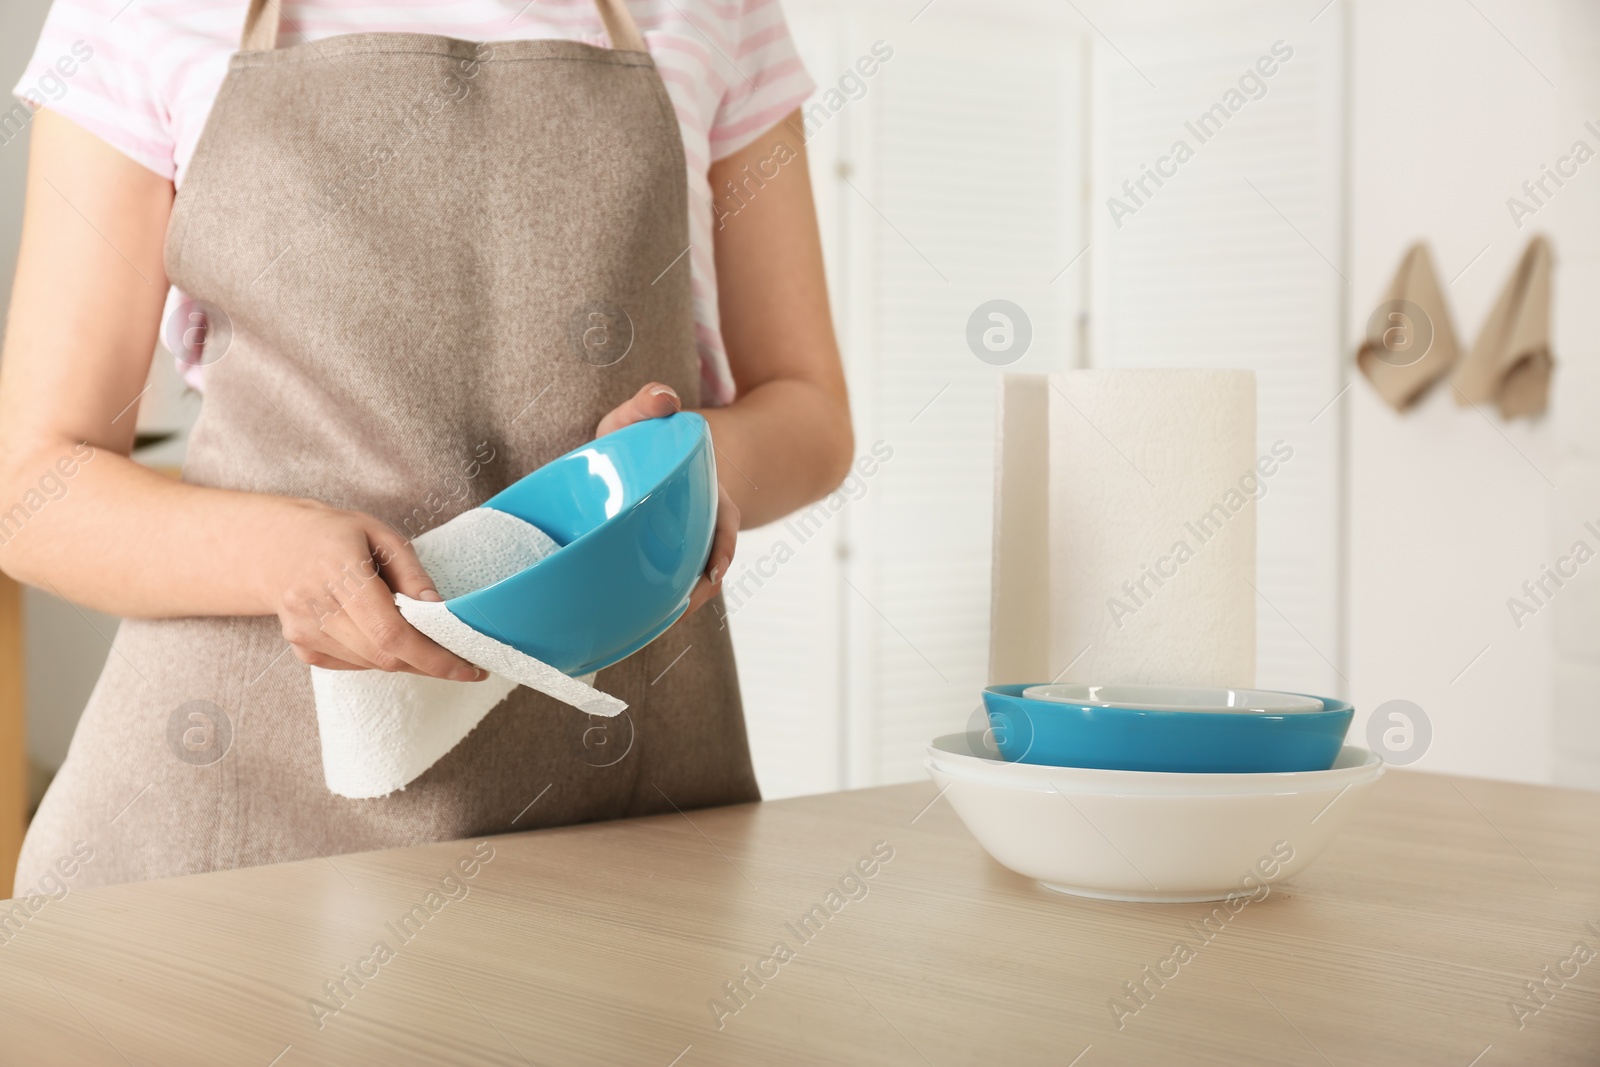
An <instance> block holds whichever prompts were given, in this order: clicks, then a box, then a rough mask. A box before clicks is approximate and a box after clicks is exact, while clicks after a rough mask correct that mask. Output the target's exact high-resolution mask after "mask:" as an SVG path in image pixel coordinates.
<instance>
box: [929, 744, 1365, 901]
mask: <svg viewBox="0 0 1600 1067" xmlns="http://www.w3.org/2000/svg"><path fill="white" fill-rule="evenodd" d="M980 736H981V735H980ZM975 742H978V737H970V736H969V735H967V734H950V735H947V736H945V737H940V738H937V739H935V740H934V742H933V743H932V744H931V745H929V746H928V762H927V767H928V772H929V773H930V774H931V775H932V776H933V780H934V781H935V782H937V783H938V785H939V787H940V788H941V789H942V790H944V796H945V799H947V800H948V801H949V802H950V806H951V807H953V808H954V809H955V811H956V814H957V815H959V816H960V817H961V821H962V822H964V823H965V824H966V826H967V829H968V830H970V831H972V835H973V836H974V837H976V838H977V839H978V843H979V844H981V845H982V846H983V847H984V849H985V850H986V851H987V852H988V853H989V855H991V856H993V857H994V858H995V859H996V860H998V861H999V862H1000V863H1002V864H1004V865H1005V866H1007V867H1009V868H1011V869H1012V870H1013V871H1016V872H1017V873H1018V874H1021V875H1024V876H1026V877H1028V878H1034V879H1037V880H1038V881H1040V882H1041V883H1043V884H1044V885H1045V886H1046V887H1047V888H1050V889H1054V890H1058V891H1060V892H1063V893H1072V894H1075V895H1078V896H1086V897H1098V898H1101V899H1105V900H1132V901H1165V902H1174V903H1176V902H1184V901H1198V900H1223V899H1225V898H1229V897H1234V896H1240V895H1245V896H1253V897H1260V896H1263V895H1265V894H1266V893H1267V892H1269V890H1267V889H1266V888H1265V887H1266V886H1270V885H1272V884H1273V883H1275V882H1280V881H1282V880H1284V879H1285V878H1292V877H1293V876H1294V875H1296V874H1298V873H1300V872H1301V871H1303V870H1305V868H1306V867H1307V866H1309V865H1310V864H1311V862H1312V861H1313V860H1315V859H1316V858H1317V857H1318V856H1319V855H1321V854H1322V851H1323V850H1324V849H1325V848H1327V847H1328V844H1329V842H1331V841H1332V840H1333V838H1334V837H1335V836H1336V835H1337V834H1338V833H1339V831H1340V830H1341V829H1343V828H1344V826H1345V824H1346V823H1347V822H1348V821H1349V820H1350V817H1351V816H1352V815H1353V814H1354V813H1355V810H1356V808H1357V807H1358V806H1359V805H1360V803H1361V801H1362V799H1363V798H1364V797H1365V796H1366V793H1367V792H1368V790H1370V789H1371V788H1372V786H1373V784H1374V783H1376V782H1377V780H1378V778H1379V776H1381V775H1382V774H1383V761H1382V760H1380V759H1379V758H1378V757H1377V756H1375V755H1373V754H1372V753H1370V752H1368V751H1367V750H1365V749H1362V748H1357V747H1355V746H1353V745H1346V746H1345V747H1344V749H1343V751H1341V752H1340V754H1339V758H1338V760H1336V761H1335V762H1334V765H1333V767H1332V768H1331V769H1329V770H1326V771H1293V772H1287V773H1283V774H1172V773H1162V772H1153V771H1149V772H1147V771H1105V770H1094V769H1087V768H1076V767H1043V766H1035V765H1031V764H1017V763H1006V762H1004V761H1003V760H1000V759H998V758H996V757H989V756H986V755H983V754H981V749H978V748H975V747H974V743H975ZM979 743H981V742H979Z"/></svg>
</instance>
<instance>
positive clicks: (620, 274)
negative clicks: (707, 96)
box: [17, 0, 759, 889]
mask: <svg viewBox="0 0 1600 1067" xmlns="http://www.w3.org/2000/svg"><path fill="white" fill-rule="evenodd" d="M267 6H268V5H267V4H266V3H264V0H253V3H252V5H251V12H250V16H249V17H248V18H247V20H246V28H245V36H244V38H243V46H242V51H241V52H240V53H239V54H238V55H236V56H234V57H233V60H232V64H231V66H230V68H229V71H228V75H227V79H226V81H225V82H224V83H223V85H222V88H221V91H220V92H219V94H218V96H217V100H216V104H215V106H214V108H213V110H212V112H211V116H210V120H209V122H208V123H207V126H206V129H205V132H204V135H203V136H202V137H201V140H200V143H199V146H198V148H197V150H196V152H195V157H194V161H193V163H192V165H191V168H190V171H189V174H188V177H187V180H186V181H185V183H184V186H183V189H182V191H181V192H180V194H179V195H178V198H177V201H176V204H175V205H174V208H173V216H172V223H171V227H170V229H169V232H168V236H167V247H166V261H167V270H168V274H169V275H170V277H171V278H172V280H173V283H174V284H175V285H177V286H178V287H179V288H180V289H181V290H183V291H184V292H185V293H188V294H191V295H192V296H193V297H194V298H196V299H197V300H202V301H205V302H207V303H208V304H209V305H211V306H213V307H216V308H220V309H222V311H223V312H225V313H226V318H227V320H228V322H227V324H226V326H227V327H228V328H230V329H231V338H228V337H226V336H225V330H224V329H223V325H222V324H219V323H218V322H213V323H212V325H211V332H210V335H209V338H208V341H207V352H208V355H207V359H208V361H209V360H210V359H213V358H216V357H215V356H214V354H212V349H213V347H214V346H219V345H220V344H222V343H224V342H225V343H226V345H227V347H226V351H225V352H224V354H223V355H222V356H221V357H220V358H216V361H215V362H214V363H210V364H209V365H208V366H207V368H206V397H205V403H204V407H203V411H202V413H201V416H200V420H199V423H198V424H197V425H196V427H195V430H194V433H193V436H192V439H191V442H190V445H189V452H188V462H187V463H186V465H185V467H184V479H185V480H186V481H189V482H192V483H194V484H197V485H207V486H223V487H227V488H230V489H240V490H248V491H250V492H256V493H278V494H285V495H290V496H297V497H309V498H314V499H317V500H321V501H325V502H327V503H329V504H332V505H335V506H338V507H342V508H352V509H358V510H361V511H365V512H368V513H371V514H373V515H375V516H377V517H379V518H380V519H382V520H384V521H385V522H387V523H389V524H391V525H392V526H394V527H395V528H396V529H397V530H400V531H402V532H403V533H405V534H406V535H407V536H415V535H416V534H419V533H421V532H422V531H423V529H427V528H431V527H433V526H436V525H438V524H439V523H442V522H444V521H446V520H448V519H450V518H451V517H453V516H454V515H456V514H459V513H460V512H462V511H465V510H467V509H468V508H471V507H474V506H476V505H478V504H480V503H482V502H483V501H484V500H486V499H487V498H488V497H490V496H492V495H493V494H494V493H496V492H497V491H499V490H500V489H502V488H504V487H505V486H506V485H508V484H509V483H511V482H512V481H515V480H516V479H517V478H519V477H520V476H522V475H523V474H526V473H527V472H528V471H531V470H533V469H534V468H535V467H538V466H539V465H540V464H542V463H545V462H547V461H549V460H551V459H553V458H555V457H556V456H557V455H560V454H561V453H563V452H565V451H567V450H569V449H571V448H574V447H576V446H578V445H579V444H581V443H583V442H584V441H586V440H589V439H590V438H592V437H593V435H594V429H595V425H596V423H597V422H598V421H599V419H600V417H601V416H602V415H604V414H605V413H606V412H607V411H608V410H610V409H611V408H613V407H615V406H616V405H618V404H620V403H621V402H622V401H624V400H626V399H627V398H628V397H630V396H632V395H633V393H634V392H635V391H637V390H638V389H639V388H640V387H641V386H642V385H644V384H645V383H646V382H648V381H651V380H660V381H663V382H666V383H668V384H670V385H671V386H672V387H673V388H674V389H676V390H677V391H678V393H679V395H680V396H682V397H683V399H684V401H685V403H686V404H687V405H691V406H692V405H695V404H696V403H698V398H699V392H700V386H699V382H700V375H699V369H698V357H697V353H696V348H695V339H694V320H693V315H692V308H691V304H690V293H689V267H688V262H687V258H686V257H683V256H682V253H683V252H684V250H685V249H686V248H687V247H688V244H689V236H688V222H687V191H686V180H685V166H684V156H683V146H682V141H681V139H680V135H679V130H678V123H677V119H676V116H675V112H674V110H673V107H672V103H671V101H670V100H669V98H668V96H667V91H666V87H665V86H664V85H663V84H662V81H661V78H660V76H659V75H658V73H657V72H656V68H655V65H654V63H653V62H652V61H651V58H650V56H649V54H648V53H647V52H645V51H644V46H643V43H642V39H641V37H640V35H639V32H638V29H637V27H636V26H635V25H634V23H633V20H632V18H631V16H629V14H628V12H627V9H626V8H625V7H624V6H623V4H622V3H621V0H596V6H597V8H598V9H599V12H600V15H601V17H602V19H603V20H604V21H605V23H606V28H607V31H608V33H609V35H610V37H611V40H612V42H613V44H614V45H615V48H613V49H604V48H596V47H593V46H590V45H586V44H580V43H576V42H572V41H551V40H541V41H513V42H501V43H495V44H492V45H479V44H474V43H471V42H466V41H458V40H453V39H449V38H444V37H435V36H426V35H413V34H354V35H351V36H345V37H337V38H332V39H328V40H322V41H315V42H305V43H300V44H296V45H293V46H290V47H285V48H282V49H278V48H276V47H275V46H276V38H277V25H276V22H277V19H276V15H275V13H276V11H277V5H276V4H271V5H270V10H271V11H272V12H273V13H274V14H273V15H270V16H268V17H266V18H261V17H260V13H261V11H262V9H263V8H265V7H267ZM214 317H215V318H221V316H214ZM597 331H598V332H597ZM619 350H625V351H626V355H625V356H623V357H622V358H621V359H620V360H618V359H616V358H615V357H616V354H617V353H618V352H619ZM170 536H172V537H174V538H182V537H183V536H184V531H183V530H181V529H173V530H172V531H171V533H170ZM719 615H720V611H719V610H716V609H715V608H714V607H708V608H707V609H705V610H701V611H699V612H697V613H695V614H694V615H692V616H689V617H687V618H686V619H685V620H684V621H683V622H681V623H680V624H678V625H677V626H675V627H674V628H673V629H672V630H670V631H669V632H668V633H667V634H666V635H664V636H663V637H662V638H660V639H659V640H657V641H656V642H655V643H653V644H652V645H650V646H649V647H648V648H646V649H644V650H643V651H641V652H639V653H638V654H636V655H634V656H632V657H631V658H629V659H627V660H624V661H623V662H622V663H620V664H618V665H617V666H615V667H612V668H610V669H609V670H606V671H602V672H601V674H600V676H599V682H598V685H599V686H600V687H601V688H603V689H605V690H606V691H607V692H610V693H615V694H616V695H617V696H619V697H621V698H622V699H623V700H625V701H627V702H628V705H629V709H628V712H627V713H626V716H625V717H622V718H619V719H617V720H605V719H598V718H590V717H588V716H585V715H583V714H582V713H581V712H578V711H576V710H574V709H573V708H570V707H568V706H566V705H563V704H559V703H556V702H554V701H552V700H550V699H549V698H547V697H544V696H542V695H540V694H538V693H535V692H532V691H530V690H528V689H524V688H518V689H517V690H515V691H514V692H513V693H512V694H511V696H510V697H509V698H508V699H507V700H506V701H504V702H503V703H502V704H500V706H499V707H497V708H496V709H495V710H494V711H493V712H491V713H490V714H489V716H488V717H487V718H486V719H484V721H483V722H482V724H480V725H479V726H478V728H477V729H476V730H474V731H473V732H472V733H471V734H470V735H468V737H467V738H466V740H464V741H463V742H462V743H461V744H460V745H458V746H457V747H456V748H455V749H454V750H453V751H451V752H450V753H449V754H448V755H446V756H445V757H444V758H443V759H442V760H440V761H439V762H438V763H437V764H435V765H434V766H433V767H432V768H430V769H429V770H428V771H427V772H426V773H424V774H423V775H422V776H421V777H420V778H418V779H417V780H416V781H414V782H412V783H411V784H410V785H409V786H408V787H407V788H406V789H405V790H404V791H402V792H398V793H395V794H393V795H391V796H388V797H384V798H382V799H378V800H349V799H346V798H343V797H338V796H334V795H332V794H330V793H329V792H328V789H327V787H326V786H325V785H324V784H323V778H322V764H321V755H320V750H319V746H318V740H317V721H316V713H315V709H314V707H313V704H312V697H311V681H310V676H309V673H308V670H309V669H308V668H307V667H306V666H305V665H304V664H302V663H301V662H300V661H299V660H298V659H297V658H296V657H295V656H294V655H293V654H292V653H291V652H290V651H289V650H288V647H287V645H286V644H285V642H284V640H283V637H282V636H281V634H280V632H279V625H278V620H277V619H276V618H272V617H266V618H186V619H172V620H158V621H150V620H128V621H125V622H124V623H123V624H122V626H121V629H120V630H119V631H118V633H117V637H116V641H115V646H114V648H113V651H112V654H111V657H110V659H109V661H108V662H107V664H106V668H105V671H104V673H103V674H102V675H101V677H100V681H99V684H98V685H97V686H96V688H95V691H94V695H93V696H92V697H91V699H90V701H89V704H88V707H87V708H86V709H85V711H84V714H83V719H82V722H81V723H80V725H79V727H78V730H77V733H76V735H75V736H74V738H73V741H72V747H71V751H70V753H69V755H68V757H67V760H66V763H65V765H64V766H63V767H62V768H61V772H60V774H59V775H58V776H57V778H56V780H55V782H54V783H53V784H52V786H51V788H50V791H49V793H48V795H47V796H46V797H45V800H44V803H43V805H42V807H41V808H40V810H39V813H38V816H37V817H36V818H35V820H34V822H33V825H32V827H31V828H30V830H29V832H28V837H27V841H26V843H25V845H24V848H23V853H22V859H21V864H20V867H19V870H18V874H17V884H18V886H19V887H20V888H23V889H28V888H31V887H32V886H33V884H34V883H35V882H36V880H37V879H38V878H39V876H40V875H41V874H43V873H44V872H45V871H46V870H47V868H49V867H50V866H51V865H53V864H55V862H56V861H57V860H58V859H61V858H62V857H71V856H72V854H73V846H74V845H75V844H76V843H78V842H84V843H86V844H87V845H88V846H89V847H91V848H92V849H93V850H94V851H93V859H92V860H91V861H90V862H88V863H85V864H82V865H81V867H80V868H79V869H78V873H77V874H76V875H75V876H74V877H73V879H72V885H73V886H74V887H75V888H76V887H81V886H86V885H100V884H107V883H113V882H124V881H132V880H136V879H143V878H160V877H164V876H168V875H178V874H188V873H193V872H198V871H209V870H214V869H218V868H228V867H242V866H250V865H253V864H262V863H275V862H278V861H282V860H294V859H304V858H307V857H314V856H318V855H322V856H334V855H337V854H339V853H345V852H353V851H358V850H365V849H376V848H386V847H390V846H397V845H408V844H414V843H418V842H427V841H438V840H449V839H455V838H463V837H469V836H478V835H482V834H494V833H502V832H506V831H512V830H527V829H532V828H536V827H541V826H553V825H561V824H567V823H576V822H585V821H591V820H598V819H614V818H619V817H622V816H628V815H640V814H647V813H654V812H664V811H671V810H673V808H674V807H678V808H685V809H687V808H693V807H699V806H705V805H712V804H728V803H736V802H741V801H748V800H754V799H758V797H759V794H758V792H757V788H756V782H755V776H754V773H753V772H752V770H751V766H750V756H749V748H748V745H747V742H746V738H745V725H744V717H743V712H742V710H741V708H740V702H739V692H738V681H737V678H736V676H735V671H734V662H733V653H732V649H731V647H730V644H729V640H728V633H727V630H726V629H725V628H724V627H722V626H720V625H719V622H718V619H719Z"/></svg>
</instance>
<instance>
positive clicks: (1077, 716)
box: [983, 683, 1355, 774]
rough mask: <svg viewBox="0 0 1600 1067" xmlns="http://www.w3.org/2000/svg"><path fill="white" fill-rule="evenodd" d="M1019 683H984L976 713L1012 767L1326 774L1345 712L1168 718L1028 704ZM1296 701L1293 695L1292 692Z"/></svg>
mask: <svg viewBox="0 0 1600 1067" xmlns="http://www.w3.org/2000/svg"><path fill="white" fill-rule="evenodd" d="M1027 688H1029V685H1028V684H1027V683H1025V684H1022V685H991V686H989V687H988V688H987V689H985V690H984V691H983V706H984V710H985V712H987V714H988V718H989V728H990V731H991V733H992V735H993V737H994V741H995V746H996V747H997V748H998V749H999V750H1000V755H1001V757H1002V758H1003V759H1005V760H1007V761H1008V762H1011V763H1032V764H1040V765H1044V766H1053V767H1094V768H1099V769H1102V770H1114V771H1175V772H1183V773H1193V774H1247V773H1281V772H1284V771H1325V770H1327V769H1328V768H1329V767H1331V766H1333V761H1334V760H1335V759H1336V758H1338V755H1339V749H1340V746H1342V745H1343V744H1344V735H1345V732H1346V731H1347V730H1349V728H1350V720H1351V718H1352V716H1353V715H1354V714H1355V712H1354V709H1353V708H1352V707H1351V706H1350V705H1349V704H1347V703H1345V702H1344V701H1342V700H1335V699H1333V698H1330V697H1316V698H1313V699H1316V700H1319V701H1321V703H1322V709H1321V710H1320V711H1318V710H1313V711H1295V712H1285V713H1275V712H1258V711H1248V710H1238V711H1234V710H1230V711H1226V712H1219V711H1167V710H1151V709H1141V708H1130V707H1106V706H1103V705H1098V704H1080V703H1065V702H1061V701H1057V700H1034V699H1030V698H1028V697H1025V696H1023V695H1022V691H1023V690H1024V689H1027ZM1296 695H1298V694H1296Z"/></svg>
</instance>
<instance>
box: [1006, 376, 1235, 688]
mask: <svg viewBox="0 0 1600 1067" xmlns="http://www.w3.org/2000/svg"><path fill="white" fill-rule="evenodd" d="M1008 409H1009V410H1008ZM1041 411H1043V412H1044V418H1045V420H1046V423H1047V429H1046V431H1045V432H1043V433H1041V431H1040V427H1039V426H1038V425H1037V423H1038V420H1039V418H1040V412H1041ZM1255 411H1256V407H1255V375H1254V373H1253V372H1251V371H1241V370H1088V371H1073V372H1069V373H1065V374H1058V375H1051V376H1050V377H1049V378H1048V379H1043V378H1033V379H1019V380H1017V381H1015V382H1008V384H1007V388H1006V389H1005V390H1003V399H1002V412H1001V420H1000V427H1001V446H1000V450H999V451H1000V459H999V463H1000V470H999V474H1000V477H1001V479H1002V487H1001V492H1000V496H999V500H998V504H997V526H996V536H997V540H996V544H997V546H1004V545H1010V546H1011V547H1012V548H1013V549H1014V552H1013V557H1014V558H1011V559H1006V560H1003V561H1002V560H999V559H997V565H996V568H995V579H996V602H995V613H996V617H995V633H994V642H993V644H994V654H993V655H992V657H991V674H992V675H994V676H995V677H994V678H993V680H995V681H1015V682H1022V681H1035V680H1045V679H1060V680H1064V681H1079V682H1089V683H1100V684H1105V683H1113V682H1132V683H1164V684H1180V685H1219V686H1221V685H1227V686H1249V685H1253V684H1254V683H1255V660H1256V626H1255V618H1256V592H1255V555H1256V514H1255V511H1256V508H1255V492H1256V491H1257V490H1256V488H1255V487H1257V486H1259V485H1260V484H1261V482H1260V478H1259V476H1258V475H1257V470H1256V445H1255V438H1256V417H1255ZM1008 436H1009V437H1010V438H1011V441H1010V442H1008V441H1007V438H1008ZM1041 443H1043V444H1045V448H1044V449H1042V450H1041V449H1040V448H1039V447H1038V446H1039V445H1040V444H1041ZM1041 451H1043V453H1044V454H1043V455H1040V454H1039V453H1040V452H1041ZM1018 494H1022V495H1021V496H1020V497H1019V496H1018ZM1037 494H1042V495H1043V498H1044V501H1045V503H1046V507H1045V508H1043V509H1041V508H1039V507H1038V500H1037ZM1041 510H1042V511H1044V512H1045V514H1046V518H1045V525H1046V529H1044V530H1042V531H1041V530H1039V529H1038V525H1039V520H1038V518H1037V513H1038V512H1039V511H1041ZM1008 523H1009V524H1010V527H1011V528H1010V529H1007V525H1008ZM1019 527H1020V528H1019ZM1046 575H1047V577H1046ZM1030 583H1031V585H1030ZM1041 583H1046V586H1045V587H1046V588H1048V598H1047V600H1048V602H1047V604H1046V605H1045V606H1044V607H1043V609H1041V608H1040V607H1039V604H1038V602H1039V600H1040V599H1041V597H1040V596H1039V589H1040V585H1041ZM1030 588H1031V594H1029V593H1027V592H1024V591H1025V590H1029V589H1030ZM1002 596H1005V597H1008V598H1009V602H1006V601H1003V600H1002ZM1041 616H1042V617H1041ZM1030 629H1032V630H1033V631H1034V633H1033V634H1032V635H1031V637H1030V636H1029V633H1028V631H1029V630H1030ZM1041 630H1042V631H1043V633H1044V634H1046V635H1047V637H1046V639H1045V640H1044V641H1043V642H1040V641H1039V639H1038V631H1041ZM1041 644H1042V647H1043V650H1044V651H1043V660H1042V661H1040V659H1039V654H1038V653H1037V652H1033V653H1026V652H1019V650H1027V649H1029V648H1035V649H1037V648H1039V647H1040V646H1041ZM1002 675H1003V676H1005V677H1001V676H1002ZM1010 675H1026V677H1010Z"/></svg>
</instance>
